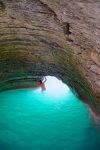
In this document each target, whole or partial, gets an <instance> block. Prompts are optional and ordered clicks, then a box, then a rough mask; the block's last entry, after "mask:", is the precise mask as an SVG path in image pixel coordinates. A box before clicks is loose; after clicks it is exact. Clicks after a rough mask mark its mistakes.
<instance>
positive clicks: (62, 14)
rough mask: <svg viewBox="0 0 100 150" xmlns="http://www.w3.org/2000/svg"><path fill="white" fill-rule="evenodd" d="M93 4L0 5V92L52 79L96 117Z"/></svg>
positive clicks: (96, 18) (97, 38)
mask: <svg viewBox="0 0 100 150" xmlns="http://www.w3.org/2000/svg"><path fill="white" fill-rule="evenodd" d="M99 14H100V2H99V0H98V1H97V0H95V1H94V0H87V1H84V0H77V1H74V0H71V1H69V0H62V1H59V0H27V1H26V0H14V1H11V0H4V1H0V90H1V91H2V90H5V89H10V88H18V87H31V86H33V84H34V86H37V82H36V81H37V80H38V79H39V78H41V77H42V76H46V75H52V76H56V77H57V78H60V79H61V80H62V81H63V82H64V83H66V84H68V85H69V87H70V88H71V89H72V90H73V91H74V92H75V93H76V94H77V95H78V96H79V97H80V98H81V100H83V101H85V102H86V103H88V104H89V106H90V107H91V108H92V110H93V111H95V112H96V113H97V114H100V15H99Z"/></svg>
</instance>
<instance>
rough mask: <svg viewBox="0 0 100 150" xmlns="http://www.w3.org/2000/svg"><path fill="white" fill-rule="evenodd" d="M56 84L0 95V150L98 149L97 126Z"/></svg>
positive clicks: (66, 90)
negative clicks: (45, 88) (41, 88)
mask: <svg viewBox="0 0 100 150" xmlns="http://www.w3.org/2000/svg"><path fill="white" fill-rule="evenodd" d="M54 80H55V82H56V84H53V86H52V82H53V83H54ZM60 84H61V86H59V85H60ZM60 84H58V81H57V80H56V79H55V78H52V80H49V77H48V81H47V83H46V87H47V90H46V91H45V92H41V90H40V89H37V90H33V89H22V90H12V91H7V92H2V93H0V150H100V130H99V127H97V126H95V125H94V123H93V122H92V120H91V118H90V115H89V112H88V109H87V108H86V106H85V105H84V104H83V103H82V102H81V101H80V100H78V99H77V98H76V97H75V95H73V94H72V92H71V91H70V90H69V89H68V87H66V86H65V85H63V84H62V83H61V82H60Z"/></svg>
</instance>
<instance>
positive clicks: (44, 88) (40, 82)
mask: <svg viewBox="0 0 100 150" xmlns="http://www.w3.org/2000/svg"><path fill="white" fill-rule="evenodd" d="M46 81H47V79H46V77H45V80H44V81H42V80H39V86H40V88H41V90H42V91H45V90H46V87H45V82H46Z"/></svg>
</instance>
